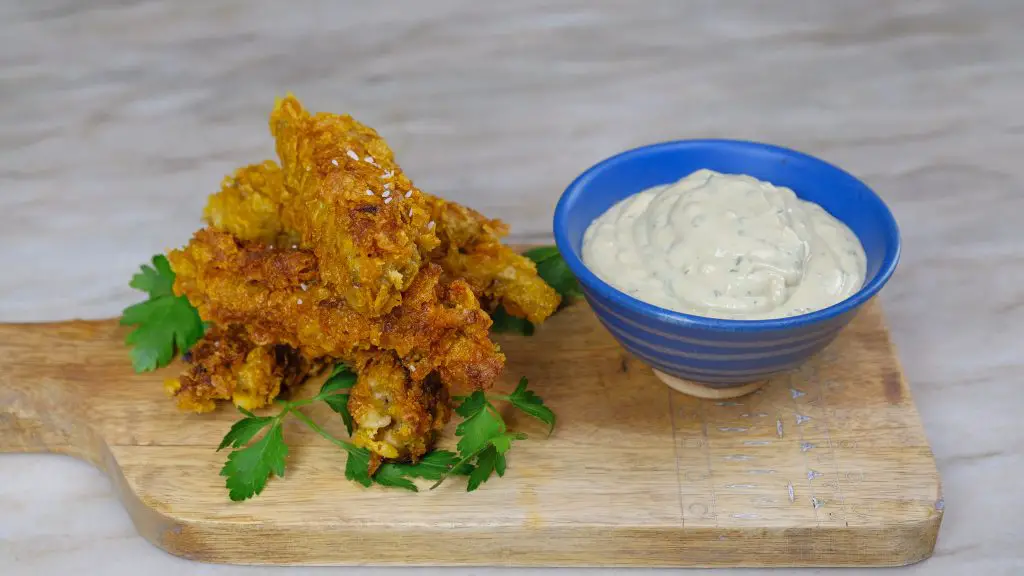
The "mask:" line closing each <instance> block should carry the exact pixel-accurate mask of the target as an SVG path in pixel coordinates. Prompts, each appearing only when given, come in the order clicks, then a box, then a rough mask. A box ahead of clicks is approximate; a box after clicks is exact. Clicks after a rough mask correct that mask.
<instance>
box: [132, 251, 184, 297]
mask: <svg viewBox="0 0 1024 576" xmlns="http://www.w3.org/2000/svg"><path fill="white" fill-rule="evenodd" d="M140 270H141V272H139V273H137V274H135V275H134V276H132V279H131V282H129V283H128V285H129V286H131V287H132V288H135V289H136V290H140V291H142V292H145V293H147V294H149V296H150V297H151V298H152V297H156V296H173V295H174V271H173V270H171V263H170V262H168V261H167V257H166V256H164V255H163V254H157V255H156V256H154V257H153V265H152V266H149V265H146V264H143V265H142V266H141V267H140Z"/></svg>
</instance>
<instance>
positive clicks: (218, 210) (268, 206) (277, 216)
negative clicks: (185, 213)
mask: <svg viewBox="0 0 1024 576" xmlns="http://www.w3.org/2000/svg"><path fill="white" fill-rule="evenodd" d="M293 201H294V200H293V198H292V197H291V194H289V192H288V190H287V189H286V188H285V186H284V172H282V171H281V168H280V166H278V165H277V164H276V163H275V162H274V161H272V160H266V161H264V162H262V163H260V164H251V165H249V166H245V167H243V168H239V169H238V170H236V171H235V173H234V174H233V175H231V176H228V177H225V178H224V180H223V182H221V188H220V192H217V193H216V194H212V195H211V196H210V198H209V200H208V201H207V204H206V207H205V208H204V209H203V220H205V221H206V222H207V223H208V224H209V225H210V226H211V227H212V228H214V229H215V230H221V231H224V232H230V233H231V234H233V235H234V236H236V237H237V238H239V239H241V240H257V241H260V242H265V243H267V244H274V243H283V244H289V245H290V244H291V243H292V242H296V241H297V238H296V237H295V232H294V231H293V230H286V229H285V227H284V224H283V223H282V222H281V208H282V206H284V205H286V204H291V203H292V202H293Z"/></svg>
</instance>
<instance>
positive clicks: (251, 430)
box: [217, 407, 274, 452]
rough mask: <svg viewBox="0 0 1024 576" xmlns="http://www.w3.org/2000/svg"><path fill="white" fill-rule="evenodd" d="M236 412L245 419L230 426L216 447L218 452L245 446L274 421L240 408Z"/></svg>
mask: <svg viewBox="0 0 1024 576" xmlns="http://www.w3.org/2000/svg"><path fill="white" fill-rule="evenodd" d="M238 411H239V412H241V413H242V414H245V415H246V418H242V419H241V420H239V421H238V422H235V423H234V424H233V425H232V426H231V430H228V433H227V434H226V435H225V436H224V440H223V441H222V442H221V443H220V446H218V447H217V451H218V452H220V451H221V450H223V449H225V448H227V447H228V446H231V447H233V448H241V447H242V446H245V445H246V444H248V443H249V441H251V440H252V439H253V437H255V436H256V435H257V434H259V433H260V430H263V429H264V428H266V427H267V425H268V424H270V423H271V422H272V421H273V420H274V418H273V417H272V416H257V415H255V414H253V413H252V412H249V411H248V410H246V409H245V408H242V407H239V408H238Z"/></svg>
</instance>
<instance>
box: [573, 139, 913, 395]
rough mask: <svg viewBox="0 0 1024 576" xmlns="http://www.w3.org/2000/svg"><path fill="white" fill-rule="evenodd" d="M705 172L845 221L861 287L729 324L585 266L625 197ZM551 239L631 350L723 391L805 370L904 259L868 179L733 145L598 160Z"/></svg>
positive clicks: (649, 150) (763, 147)
mask: <svg viewBox="0 0 1024 576" xmlns="http://www.w3.org/2000/svg"><path fill="white" fill-rule="evenodd" d="M700 168H709V169H711V170H717V171H719V172H725V173H742V174H749V175H751V176H753V177H755V178H759V179H761V180H766V181H769V182H771V183H773V184H775V185H777V186H787V187H789V188H792V189H793V191H794V192H796V194H797V196H799V197H801V198H804V199H807V200H811V201H813V202H816V203H818V204H820V205H821V206H822V207H823V208H825V209H826V210H828V211H829V212H830V213H831V214H832V215H833V216H835V217H836V218H838V219H840V220H842V221H843V222H844V223H846V224H847V225H848V226H849V227H850V228H851V229H852V230H853V232H854V233H855V234H856V235H857V237H858V238H859V239H860V241H861V243H862V244H863V245H864V250H865V252H866V254H867V280H866V282H865V283H864V286H863V287H862V288H861V289H860V291H859V292H857V293H856V294H854V295H853V296H851V297H849V298H847V299H846V300H844V301H842V302H840V303H838V304H835V305H833V306H830V307H828V308H825V309H822V310H818V311H815V312H811V313H809V314H803V315H800V316H793V317H789V318H780V319H771V320H723V319H715V318H705V317H700V316H693V315H689V314H682V313H679V312H674V311H671V310H667V309H664V308H660V307H658V306H653V305H651V304H647V303H644V302H641V301H640V300H637V299H635V298H633V297H631V296H629V295H627V294H625V293H623V292H620V291H619V290H617V289H615V288H613V287H612V286H610V285H608V284H606V283H605V282H603V281H602V280H600V279H599V278H598V277H597V276H596V275H595V274H593V273H592V272H590V271H589V270H588V269H587V267H586V266H585V265H584V264H583V260H582V256H581V254H582V252H581V245H582V242H583V234H584V232H585V231H586V229H587V226H589V225H590V223H591V222H592V221H593V220H594V219H595V218H597V217H598V216H600V215H601V214H602V213H604V212H605V210H607V209H608V208H610V207H611V206H612V205H613V204H615V203H616V202H618V201H619V200H621V199H623V198H625V197H626V196H629V195H632V194H635V193H637V192H640V191H641V190H643V189H645V188H649V187H651V186H654V185H657V184H666V183H670V182H674V181H676V180H679V179H680V178H682V177H683V176H686V175H687V174H689V173H691V172H693V171H695V170H698V169H700ZM554 234H555V242H556V243H557V245H558V248H559V250H560V251H561V253H562V255H563V257H564V258H565V261H566V263H567V264H568V266H569V268H570V269H571V270H572V272H573V273H574V274H575V275H576V277H577V278H578V279H579V281H580V284H581V286H582V288H583V292H584V294H585V296H586V299H587V301H588V302H589V304H590V306H591V308H592V309H593V310H594V313H595V314H596V315H597V317H598V318H599V319H600V321H601V323H602V324H603V325H604V326H605V328H607V329H608V331H609V332H611V334H612V335H613V336H614V337H615V338H616V339H617V340H618V341H619V343H620V344H621V345H622V346H623V347H624V348H625V349H626V350H628V351H629V352H630V353H632V354H633V355H635V356H636V357H638V358H639V359H641V360H643V361H644V362H646V363H647V364H649V365H650V366H651V367H652V368H654V369H655V371H656V372H659V373H660V374H659V376H663V375H669V376H674V377H676V378H681V379H684V380H688V381H691V382H697V383H700V384H703V385H705V386H708V387H711V388H718V389H728V388H735V387H744V386H749V385H750V384H751V383H754V382H759V381H764V380H766V379H768V378H770V377H772V376H774V375H777V374H780V373H782V372H785V371H788V370H791V369H793V368H796V367H798V366H799V365H800V364H802V363H803V362H804V361H806V360H807V359H808V358H810V357H811V356H813V355H814V354H815V353H816V352H818V351H819V350H821V349H822V348H824V347H825V346H827V345H828V344H829V343H830V342H832V340H833V339H834V338H835V337H836V335H837V334H838V333H839V331H840V330H842V329H843V327H845V326H846V325H847V324H848V323H849V322H850V320H851V319H852V318H853V316H854V314H856V312H857V310H858V309H860V307H861V306H862V305H863V304H864V303H865V302H867V301H868V300H869V299H870V298H871V297H873V296H874V295H875V294H876V293H877V292H878V291H879V290H880V289H881V288H882V286H884V285H885V283H886V282H887V281H888V280H889V277H890V276H892V273H893V270H894V269H895V268H896V264H897V262H898V261H899V254H900V236H899V228H898V227H897V224H896V220H895V218H893V215H892V213H891V212H890V211H889V209H888V208H887V207H886V205H885V203H884V202H882V200H881V198H879V197H878V195H876V194H875V193H874V192H872V191H871V189H869V188H868V187H867V186H866V185H864V183H862V182H861V181H859V180H858V179H856V178H854V177H853V176H851V175H850V174H848V173H847V172H845V171H843V170H841V169H839V168H837V167H835V166H833V165H831V164H829V163H827V162H824V161H822V160H820V159H818V158H814V157H812V156H809V155H807V154H803V153H801V152H796V151H794V150H789V149H786V148H781V147H778V146H772V145H768V144H760V143H756V142H745V141H735V140H682V141H674V142H665V143H660V144H654V145H650V146H644V147H641V148H636V149H633V150H629V151H627V152H623V153H621V154H618V155H616V156H613V157H611V158H608V159H607V160H604V161H602V162H600V163H599V164H596V165H595V166H593V167H591V168H590V169H588V170H587V171H586V172H584V173H583V174H581V175H580V176H579V177H578V178H576V180H575V181H573V182H572V184H571V185H569V187H568V188H567V189H566V190H565V192H564V193H563V194H562V197H561V199H560V200H559V202H558V206H557V208H556V209H555V217H554ZM663 379H664V378H663ZM669 380H671V379H669ZM722 392H726V390H722Z"/></svg>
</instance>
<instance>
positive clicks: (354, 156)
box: [348, 150, 359, 160]
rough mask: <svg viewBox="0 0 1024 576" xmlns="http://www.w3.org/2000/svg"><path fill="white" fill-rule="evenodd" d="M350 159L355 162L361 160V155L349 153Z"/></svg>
mask: <svg viewBox="0 0 1024 576" xmlns="http://www.w3.org/2000/svg"><path fill="white" fill-rule="evenodd" d="M348 157H349V158H351V159H353V160H359V154H356V153H355V152H353V151H351V150H349V151H348Z"/></svg>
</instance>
